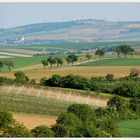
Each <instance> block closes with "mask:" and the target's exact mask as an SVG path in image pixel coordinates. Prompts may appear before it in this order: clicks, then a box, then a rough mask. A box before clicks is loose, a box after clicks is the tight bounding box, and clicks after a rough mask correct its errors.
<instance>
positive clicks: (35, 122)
mask: <svg viewBox="0 0 140 140" xmlns="http://www.w3.org/2000/svg"><path fill="white" fill-rule="evenodd" d="M13 116H14V119H15V120H16V121H18V122H20V123H23V124H24V125H25V127H26V128H28V129H29V130H31V129H33V128H35V127H36V126H39V125H47V126H48V127H51V126H52V125H54V124H55V123H56V120H57V117H56V116H38V115H29V114H28V115H27V114H19V113H13Z"/></svg>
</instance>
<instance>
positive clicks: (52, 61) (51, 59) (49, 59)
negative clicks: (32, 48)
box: [48, 56, 56, 68]
mask: <svg viewBox="0 0 140 140" xmlns="http://www.w3.org/2000/svg"><path fill="white" fill-rule="evenodd" d="M48 62H49V63H50V65H51V68H52V65H53V64H55V63H56V58H55V57H53V56H50V57H49V58H48Z"/></svg>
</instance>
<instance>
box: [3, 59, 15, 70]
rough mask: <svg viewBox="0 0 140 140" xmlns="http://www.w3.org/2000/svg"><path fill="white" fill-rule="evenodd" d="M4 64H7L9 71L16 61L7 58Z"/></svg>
mask: <svg viewBox="0 0 140 140" xmlns="http://www.w3.org/2000/svg"><path fill="white" fill-rule="evenodd" d="M4 64H5V65H7V67H8V69H9V71H11V68H13V67H14V62H12V61H10V60H5V61H4Z"/></svg>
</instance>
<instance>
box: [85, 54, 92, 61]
mask: <svg viewBox="0 0 140 140" xmlns="http://www.w3.org/2000/svg"><path fill="white" fill-rule="evenodd" d="M86 58H87V59H88V61H89V60H90V59H91V58H92V55H91V53H87V54H86Z"/></svg>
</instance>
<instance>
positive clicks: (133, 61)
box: [79, 57, 140, 66]
mask: <svg viewBox="0 0 140 140" xmlns="http://www.w3.org/2000/svg"><path fill="white" fill-rule="evenodd" d="M79 66H140V58H130V57H129V58H111V59H103V60H96V61H92V62H87V63H83V64H80V65H79Z"/></svg>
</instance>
